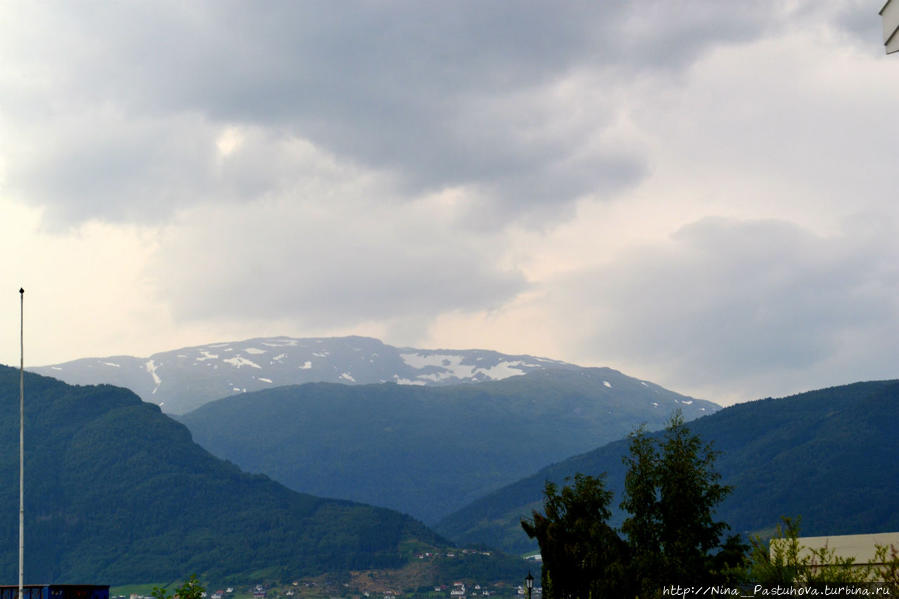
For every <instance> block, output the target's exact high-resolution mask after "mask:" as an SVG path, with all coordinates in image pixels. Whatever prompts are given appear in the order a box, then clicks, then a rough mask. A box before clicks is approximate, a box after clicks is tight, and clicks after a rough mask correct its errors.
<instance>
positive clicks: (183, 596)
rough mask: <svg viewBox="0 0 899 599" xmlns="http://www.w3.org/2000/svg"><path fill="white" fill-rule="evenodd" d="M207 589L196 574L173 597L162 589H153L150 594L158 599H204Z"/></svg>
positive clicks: (176, 590)
mask: <svg viewBox="0 0 899 599" xmlns="http://www.w3.org/2000/svg"><path fill="white" fill-rule="evenodd" d="M205 593H206V588H205V587H204V586H203V585H202V583H200V581H199V580H198V579H197V575H196V574H191V575H190V578H188V579H187V580H185V581H184V582H183V583H182V584H181V586H180V587H178V588H177V589H175V593H174V594H173V595H169V594H168V593H167V592H166V590H165V589H164V588H162V587H153V590H152V591H151V592H150V594H151V595H152V596H153V597H155V598H156V599H202V597H203V595H204V594H205Z"/></svg>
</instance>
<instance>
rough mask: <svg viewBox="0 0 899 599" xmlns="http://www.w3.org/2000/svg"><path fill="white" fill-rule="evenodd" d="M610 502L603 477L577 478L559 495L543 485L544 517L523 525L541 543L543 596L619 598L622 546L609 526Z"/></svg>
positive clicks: (552, 487)
mask: <svg viewBox="0 0 899 599" xmlns="http://www.w3.org/2000/svg"><path fill="white" fill-rule="evenodd" d="M611 500H612V493H611V492H610V491H607V490H606V489H605V487H604V485H603V480H602V478H601V477H600V478H596V477H592V476H585V475H582V474H578V475H575V477H574V484H573V486H565V487H563V488H562V490H561V492H558V491H557V489H556V486H555V485H554V484H553V483H551V482H547V483H546V500H545V502H544V512H545V515H544V514H540V513H539V512H536V511H535V512H533V515H532V519H531V520H530V521H523V522H522V523H521V524H522V527H523V528H524V530H525V532H526V533H527V534H528V536H530V537H534V538H536V539H537V541H538V543H539V544H540V550H541V555H542V557H543V576H542V584H543V596H544V597H546V598H553V599H576V598H586V597H590V598H592V599H601V598H603V597H619V596H621V591H622V587H623V585H624V582H625V580H624V576H623V574H624V572H623V570H622V564H623V563H625V562H626V555H625V552H626V546H625V544H624V542H623V541H621V539H620V538H619V537H618V535H617V533H616V532H615V530H614V529H613V528H612V527H611V526H609V525H608V523H607V521H608V519H609V515H610V512H609V503H610V502H611Z"/></svg>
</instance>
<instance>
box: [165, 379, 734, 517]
mask: <svg viewBox="0 0 899 599" xmlns="http://www.w3.org/2000/svg"><path fill="white" fill-rule="evenodd" d="M675 409H681V410H683V413H684V415H685V417H686V418H688V419H691V418H695V417H697V416H700V415H702V414H707V413H710V412H712V411H715V410H717V409H719V406H717V405H715V404H713V403H711V402H706V401H702V400H697V399H693V398H690V397H686V396H683V395H679V394H677V393H673V392H671V391H668V390H666V389H663V388H662V387H659V386H658V385H654V384H652V383H649V382H646V381H641V380H638V379H634V378H631V377H628V376H626V375H624V374H622V373H620V372H617V371H614V370H611V369H608V368H577V369H571V368H564V369H549V368H544V369H540V370H535V371H533V372H531V373H529V374H526V375H522V376H516V377H511V378H507V379H505V380H502V381H493V382H485V383H476V384H463V385H454V386H440V387H421V386H411V385H396V384H380V385H337V384H327V383H317V384H312V383H311V384H306V385H300V386H288V387H281V388H276V389H271V390H268V391H259V392H255V393H245V394H241V395H236V396H233V397H229V398H225V399H222V400H219V401H215V402H210V403H208V404H206V405H205V406H203V407H201V408H199V409H198V410H196V411H194V412H191V413H190V414H186V415H184V416H182V417H180V420H181V421H182V422H184V423H185V424H187V426H188V427H189V428H190V429H191V431H192V432H193V434H194V439H195V440H196V441H197V442H198V443H200V444H201V445H202V446H204V447H206V448H207V449H209V450H210V451H211V452H212V453H214V454H215V455H218V456H221V457H223V458H225V459H228V460H231V461H233V462H234V463H236V464H238V465H239V466H241V467H242V468H244V469H246V470H248V471H251V472H263V473H266V474H268V475H270V476H271V477H272V478H274V479H276V480H278V481H280V482H282V483H284V484H285V485H287V486H289V487H291V488H292V489H296V490H298V491H303V492H308V493H313V494H315V495H324V496H328V497H342V498H347V499H352V500H356V501H362V502H365V503H371V504H375V505H381V506H385V507H390V508H393V509H397V510H400V511H403V512H406V513H409V514H412V515H413V516H415V517H417V518H421V519H423V520H424V521H425V522H433V521H435V520H437V519H439V518H441V517H442V516H445V515H447V514H449V513H450V512H452V511H453V510H456V509H458V508H460V507H462V506H463V505H465V504H466V503H468V502H470V501H472V500H474V499H475V498H477V497H479V496H481V495H484V494H486V493H488V492H490V491H492V490H494V489H497V488H499V487H501V486H502V485H505V484H508V483H510V482H512V481H514V480H516V479H518V478H520V477H522V476H525V475H527V474H528V473H530V472H534V471H535V470H537V469H538V468H540V467H542V466H545V465H546V464H549V463H552V462H553V461H556V460H560V459H563V458H566V457H568V456H571V455H573V454H576V453H579V452H583V451H586V450H588V449H590V448H592V447H596V446H597V445H600V444H602V443H604V442H608V441H612V440H614V439H618V438H620V437H622V436H624V435H626V434H627V433H628V432H629V431H630V430H632V429H633V427H634V426H636V425H637V424H639V423H641V422H646V423H648V425H649V426H650V427H652V428H661V427H662V426H663V425H664V422H665V421H666V419H667V418H668V417H669V416H670V415H671V414H672V413H673V411H674V410H675Z"/></svg>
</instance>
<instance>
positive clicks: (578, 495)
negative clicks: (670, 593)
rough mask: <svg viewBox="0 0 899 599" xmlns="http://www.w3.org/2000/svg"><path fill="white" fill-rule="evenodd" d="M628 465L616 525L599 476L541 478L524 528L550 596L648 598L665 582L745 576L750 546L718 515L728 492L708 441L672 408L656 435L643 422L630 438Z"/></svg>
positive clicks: (727, 580) (557, 598) (721, 580)
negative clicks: (538, 498)
mask: <svg viewBox="0 0 899 599" xmlns="http://www.w3.org/2000/svg"><path fill="white" fill-rule="evenodd" d="M630 440H631V443H630V451H629V455H627V456H625V458H624V463H625V465H626V466H627V473H626V475H625V481H624V499H623V501H622V502H621V508H622V509H623V510H624V511H626V512H627V513H628V514H629V516H628V517H627V518H626V519H625V521H624V523H623V524H622V527H621V530H622V532H623V533H624V535H625V537H626V539H627V540H626V541H625V540H622V538H621V537H620V536H619V535H618V533H617V531H616V530H615V529H613V528H612V527H611V526H609V524H608V520H609V517H610V515H611V514H610V511H609V503H610V502H611V499H612V493H611V491H608V490H607V489H606V488H605V486H604V484H603V478H602V476H604V475H602V476H601V477H599V478H594V477H590V476H584V475H583V474H578V475H576V476H575V479H574V485H573V486H565V487H563V488H562V490H561V491H558V490H557V488H556V486H555V485H554V484H553V483H552V482H547V483H546V489H545V491H546V497H545V500H544V512H545V513H544V514H540V513H538V512H536V511H535V512H533V516H532V518H531V520H529V521H523V522H522V527H523V528H524V530H525V532H527V534H528V535H529V536H530V537H531V538H536V539H537V542H538V543H539V544H540V552H541V554H542V556H543V585H544V596H545V597H546V598H547V599H598V598H600V597H633V596H635V595H636V596H639V597H644V598H646V597H653V596H657V595H659V594H660V593H661V590H662V588H664V587H665V586H667V585H680V586H683V587H688V586H693V585H697V584H700V585H704V584H728V583H730V584H733V583H736V582H737V581H738V580H741V579H742V575H743V574H744V561H745V552H746V549H747V546H746V545H744V544H743V543H741V542H740V540H739V537H738V536H736V535H733V536H730V537H728V538H726V539H723V538H722V537H723V535H724V533H725V532H726V531H727V529H728V526H727V524H726V523H724V522H719V521H716V520H715V518H714V511H715V508H716V506H717V505H718V504H719V503H720V502H721V500H722V499H724V497H726V496H727V494H728V493H729V492H730V488H729V487H727V486H724V485H722V484H720V482H719V480H720V475H719V474H718V473H717V472H716V471H715V468H714V463H715V458H716V456H717V455H718V454H717V453H716V452H715V451H714V450H713V449H712V447H711V445H710V444H705V443H703V442H702V440H701V439H700V438H699V437H698V436H697V435H695V434H692V433H691V432H690V430H689V429H688V428H687V426H686V424H684V419H683V417H682V416H681V414H680V413H677V414H675V415H674V417H672V419H671V420H670V421H669V424H668V427H667V428H666V430H665V436H664V438H662V439H661V440H657V439H656V438H654V437H651V436H649V434H648V433H647V432H646V429H645V428H640V429H637V430H636V431H634V432H633V433H632V434H631V436H630Z"/></svg>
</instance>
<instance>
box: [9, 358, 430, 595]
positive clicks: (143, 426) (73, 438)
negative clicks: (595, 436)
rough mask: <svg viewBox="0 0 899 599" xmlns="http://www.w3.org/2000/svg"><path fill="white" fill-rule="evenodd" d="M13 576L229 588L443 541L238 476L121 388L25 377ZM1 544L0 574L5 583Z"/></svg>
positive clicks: (13, 498) (353, 507) (373, 514)
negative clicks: (20, 549) (22, 533)
mask: <svg viewBox="0 0 899 599" xmlns="http://www.w3.org/2000/svg"><path fill="white" fill-rule="evenodd" d="M25 402H26V422H25V437H26V438H25V445H26V452H25V458H26V459H25V461H26V464H25V472H26V477H25V496H26V497H25V499H26V512H25V516H26V531H30V532H28V536H27V539H30V541H28V542H26V544H25V564H26V576H27V577H28V578H29V579H32V580H44V581H47V582H53V583H69V582H81V581H84V580H101V581H103V582H104V583H105V584H106V583H108V584H113V585H115V584H122V583H135V582H145V581H146V582H150V581H160V580H172V579H174V578H176V577H177V576H179V575H180V574H181V573H183V572H185V571H192V572H197V573H198V574H199V575H200V576H203V577H204V579H206V580H209V579H216V580H219V581H221V582H228V581H229V580H230V581H234V582H237V581H241V580H244V579H245V578H246V577H248V576H249V575H250V574H251V573H253V572H259V571H268V572H270V573H271V576H272V578H275V579H284V580H288V579H294V578H296V577H302V576H308V575H317V574H320V573H322V572H326V571H335V570H350V569H367V568H392V567H398V566H401V565H403V564H405V563H406V562H407V561H408V559H409V558H410V555H409V553H408V552H407V551H405V550H404V549H402V546H404V545H406V544H408V543H409V541H410V539H414V540H416V541H420V542H421V543H422V544H425V545H430V546H432V547H433V546H446V545H448V542H446V541H444V540H443V539H441V538H440V537H439V536H437V535H436V534H434V533H433V532H431V531H430V530H428V529H427V528H426V527H425V526H424V525H422V524H421V523H420V522H417V521H415V520H413V519H412V518H409V517H408V516H404V515H402V514H399V513H397V512H393V511H391V510H386V509H382V508H376V507H372V506H366V505H359V504H354V503H352V502H349V501H339V500H330V499H322V498H319V497H313V496H311V495H305V494H301V493H296V492H294V491H290V490H289V489H286V488H285V487H283V486H281V485H279V484H277V483H275V482H273V481H272V480H270V479H268V478H267V477H264V476H259V475H251V474H247V473H244V472H241V471H240V470H239V469H238V468H237V467H235V466H234V465H233V464H230V463H228V462H225V461H222V460H219V459H217V458H215V457H213V456H212V455H210V454H209V453H208V452H207V451H205V450H203V449H202V448H200V447H199V446H198V445H196V444H195V443H193V442H192V441H191V437H190V433H189V432H188V430H187V429H186V427H184V426H183V425H181V424H178V423H176V422H174V421H173V420H171V419H170V418H168V417H167V416H165V415H163V414H162V413H161V412H160V411H159V409H158V408H157V407H156V406H153V405H150V404H146V403H143V402H141V401H140V400H139V399H138V398H137V397H136V396H135V395H134V394H133V393H131V392H130V391H128V390H126V389H120V388H117V387H111V386H108V385H100V386H71V385H66V384H64V383H61V382H59V381H56V380H53V379H49V378H46V377H41V376H37V375H33V374H30V373H27V372H26V373H25ZM17 433H18V372H17V371H15V370H13V369H11V368H7V367H3V366H0V476H2V477H3V479H4V480H16V479H17V470H18V434H17ZM17 506H18V489H17V487H16V486H12V485H6V486H3V487H0V536H2V537H3V538H15V537H16V534H17V533H16V531H17V528H18V522H17V517H16V516H17V510H16V507H17ZM16 563H17V556H16V551H15V547H14V545H13V544H7V545H6V546H3V547H0V574H3V573H5V575H6V578H8V579H13V578H15V572H16Z"/></svg>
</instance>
